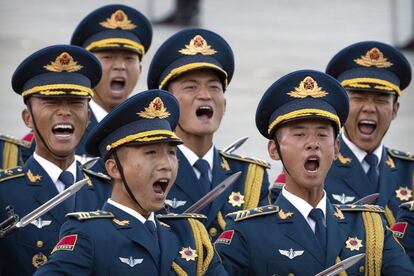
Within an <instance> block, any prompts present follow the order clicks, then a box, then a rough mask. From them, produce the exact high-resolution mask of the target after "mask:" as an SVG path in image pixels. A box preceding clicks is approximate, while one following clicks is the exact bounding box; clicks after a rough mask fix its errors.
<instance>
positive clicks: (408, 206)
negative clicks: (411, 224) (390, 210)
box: [400, 200, 414, 211]
mask: <svg viewBox="0 0 414 276" xmlns="http://www.w3.org/2000/svg"><path fill="white" fill-rule="evenodd" d="M400 208H402V209H407V210H408V211H413V210H414V200H412V201H409V202H405V203H403V204H401V205H400Z"/></svg>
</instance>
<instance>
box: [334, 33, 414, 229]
mask: <svg viewBox="0 0 414 276" xmlns="http://www.w3.org/2000/svg"><path fill="white" fill-rule="evenodd" d="M326 73H328V74H329V75H331V76H333V77H334V78H336V79H337V80H338V81H339V82H340V83H341V84H342V86H343V87H345V89H346V91H347V93H348V96H349V105H350V111H349V116H348V120H347V121H346V123H345V125H344V132H343V133H342V134H341V136H340V138H339V140H340V144H341V146H340V152H339V153H338V155H337V158H336V160H335V161H334V163H333V165H332V168H331V170H330V171H329V174H328V177H327V181H326V183H327V184H326V192H327V194H328V197H329V198H330V199H331V200H332V202H333V203H340V204H346V203H351V202H353V201H356V200H358V199H360V198H362V197H364V196H367V195H370V194H373V193H380V196H379V198H378V199H377V201H376V202H375V204H377V205H380V206H382V207H384V208H385V217H386V218H387V222H388V224H389V225H392V224H394V223H395V216H396V215H397V212H398V206H399V205H400V204H402V203H404V202H407V201H410V200H413V195H412V191H413V185H414V183H413V179H412V176H413V173H414V155H412V154H409V153H405V152H401V151H398V150H394V149H390V148H388V147H386V146H385V145H384V142H383V139H384V136H385V134H386V133H387V130H388V129H389V127H390V125H391V122H392V121H393V120H394V119H395V118H396V117H397V113H398V109H399V106H400V104H399V98H400V96H401V94H402V91H403V90H404V89H405V88H406V87H407V86H408V85H409V83H410V81H411V67H410V64H409V63H408V60H407V59H406V58H405V57H404V56H403V54H402V53H401V52H400V51H398V50H397V49H395V48H394V47H392V46H390V45H387V44H384V43H381V42H375V41H366V42H359V43H356V44H353V45H351V46H349V47H346V48H345V49H343V50H341V51H340V52H339V53H338V54H336V55H335V56H334V57H333V58H332V60H331V61H330V62H329V64H328V66H327V69H326Z"/></svg>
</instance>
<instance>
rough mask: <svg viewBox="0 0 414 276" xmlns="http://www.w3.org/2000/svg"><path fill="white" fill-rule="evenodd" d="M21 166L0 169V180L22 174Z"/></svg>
mask: <svg viewBox="0 0 414 276" xmlns="http://www.w3.org/2000/svg"><path fill="white" fill-rule="evenodd" d="M24 175H25V174H24V172H23V168H22V167H20V166H18V167H15V168H11V169H6V170H0V182H3V181H6V180H9V179H12V178H17V177H21V176H24Z"/></svg>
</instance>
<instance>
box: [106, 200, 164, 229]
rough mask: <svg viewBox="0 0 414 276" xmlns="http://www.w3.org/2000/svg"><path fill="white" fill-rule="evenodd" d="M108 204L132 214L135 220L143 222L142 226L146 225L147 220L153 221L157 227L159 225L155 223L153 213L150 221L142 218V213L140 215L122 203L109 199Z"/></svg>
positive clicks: (149, 218)
mask: <svg viewBox="0 0 414 276" xmlns="http://www.w3.org/2000/svg"><path fill="white" fill-rule="evenodd" d="M108 203H109V204H112V205H113V206H115V207H116V208H118V209H121V210H122V211H124V212H125V213H127V214H130V215H131V216H133V217H134V218H136V219H138V220H139V221H140V222H142V224H144V223H145V222H146V221H147V220H150V221H152V222H153V223H154V224H155V226H157V224H156V223H155V216H154V212H152V213H151V214H150V215H149V217H148V219H146V218H144V216H142V215H141V214H140V213H138V212H137V211H135V210H134V209H131V208H129V207H127V206H125V205H122V204H121V203H118V202H116V201H114V200H112V199H110V198H108Z"/></svg>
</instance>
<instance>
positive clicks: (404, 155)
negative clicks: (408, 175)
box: [387, 149, 414, 161]
mask: <svg viewBox="0 0 414 276" xmlns="http://www.w3.org/2000/svg"><path fill="white" fill-rule="evenodd" d="M387 151H388V154H389V155H391V156H392V157H395V158H398V159H403V160H408V161H414V154H412V153H409V152H404V151H400V150H395V149H387Z"/></svg>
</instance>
